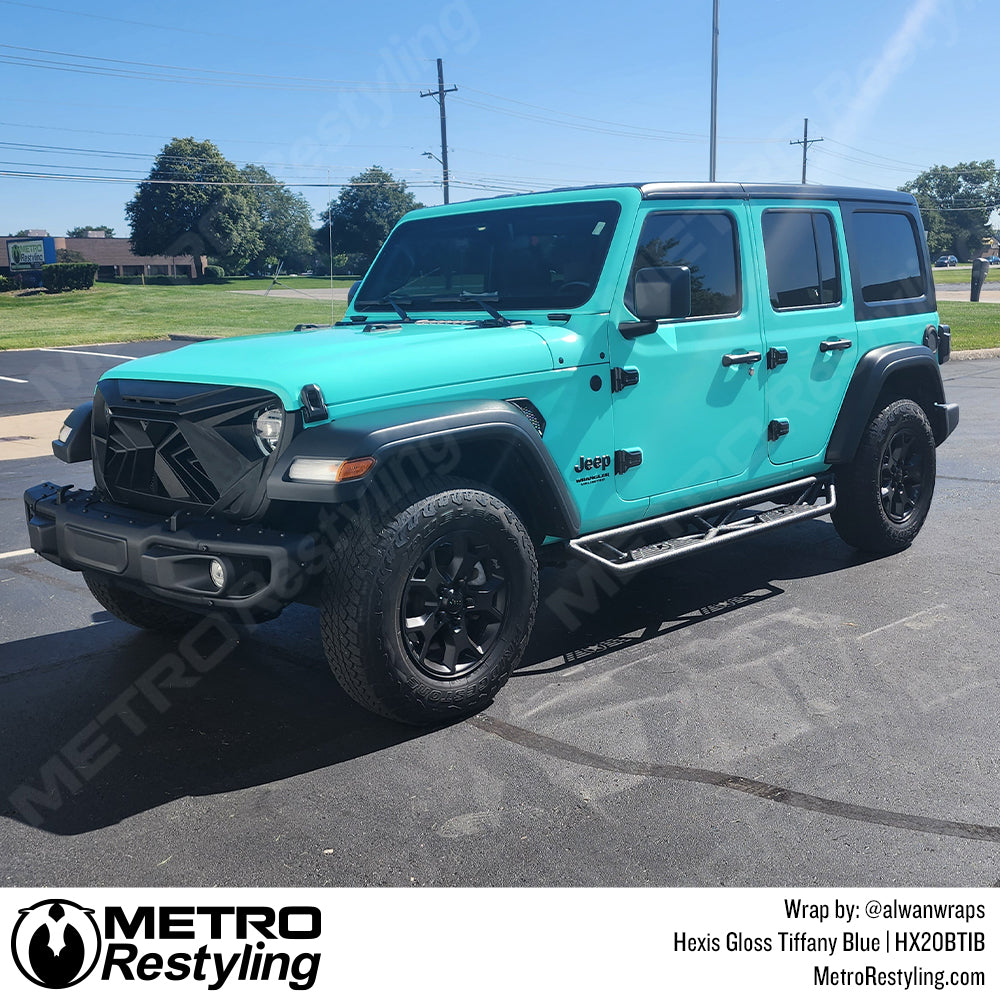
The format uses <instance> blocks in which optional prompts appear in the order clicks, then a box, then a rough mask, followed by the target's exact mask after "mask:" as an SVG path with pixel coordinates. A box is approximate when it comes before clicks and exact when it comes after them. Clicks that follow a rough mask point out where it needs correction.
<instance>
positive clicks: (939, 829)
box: [468, 715, 1000, 843]
mask: <svg viewBox="0 0 1000 1000" xmlns="http://www.w3.org/2000/svg"><path fill="white" fill-rule="evenodd" d="M468 722H469V724H470V725H473V726H475V727H476V728H477V729H480V730H482V731H483V732H484V733H489V734H490V735H492V736H496V737H498V738H499V739H502V740H506V741H507V742H508V743H515V744H517V745H518V746H522V747H525V748H527V749H529V750H535V751H537V752H538V753H542V754H545V755H546V756H548V757H555V758H557V759H558V760H564V761H567V762H569V763H571V764H582V765H583V766H585V767H592V768H595V769H597V770H599V771H610V772H612V773H614V774H629V775H635V776H638V777H644V778H666V779H668V780H670V781H687V782H692V783H694V784H699V785H713V786H715V787H716V788H728V789H729V790H730V791H734V792H741V793H743V794H744V795H753V796H755V797H757V798H760V799H767V800H768V801H770V802H780V803H782V804H783V805H787V806H791V807H792V808H795V809H805V810H808V811H809V812H815V813H824V814H826V815H827V816H839V817H840V818H841V819H851V820H856V821H858V822H860V823H872V824H875V825H878V826H890V827H896V828H897V829H900V830H916V831H917V832H918V833H932V834H937V835H939V836H942V837H962V838H963V839H965V840H981V841H986V842H988V843H1000V827H998V826H982V825H980V824H978V823H961V822H958V821H956V820H947V819H934V818H933V817H930V816H915V815H912V814H910V813H901V812H893V811H891V810H888V809H874V808H872V807H870V806H862V805H855V804H853V803H850V802H839V801H837V800H836V799H825V798H822V797H820V796H818V795H809V794H807V793H805V792H796V791H793V790H792V789H790V788H782V787H781V786H779V785H772V784H769V783H768V782H765V781H754V780H753V779H751V778H744V777H742V776H741V775H738V774H726V773H725V772H723V771H709V770H704V769H702V768H697V767H683V766H681V765H679V764H652V763H646V762H643V761H633V760H621V759H618V758H615V757H607V756H605V755H604V754H599V753H593V752H591V751H590V750H583V749H582V748H580V747H576V746H573V745H572V744H571V743H564V742H563V741H562V740H557V739H554V738H553V737H551V736H543V735H542V734H541V733H536V732H532V731H531V730H529V729H522V728H521V727H520V726H515V725H513V724H511V723H509V722H503V721H502V720H500V719H495V718H493V717H492V716H490V715H477V716H474V717H473V718H471V719H469V720H468Z"/></svg>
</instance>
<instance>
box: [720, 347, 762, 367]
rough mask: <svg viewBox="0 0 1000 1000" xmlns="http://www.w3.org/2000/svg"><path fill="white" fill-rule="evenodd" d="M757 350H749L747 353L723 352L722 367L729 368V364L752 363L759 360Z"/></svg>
mask: <svg viewBox="0 0 1000 1000" xmlns="http://www.w3.org/2000/svg"><path fill="white" fill-rule="evenodd" d="M760 357H761V356H760V353H759V352H758V351H750V352H749V353H748V354H723V355H722V367H723V368H729V367H730V366H731V365H753V364H756V363H757V362H758V361H760Z"/></svg>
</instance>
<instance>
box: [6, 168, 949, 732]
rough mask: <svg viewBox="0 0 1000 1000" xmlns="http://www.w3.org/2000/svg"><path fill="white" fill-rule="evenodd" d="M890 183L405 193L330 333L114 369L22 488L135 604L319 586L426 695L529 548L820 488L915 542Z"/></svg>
mask: <svg viewBox="0 0 1000 1000" xmlns="http://www.w3.org/2000/svg"><path fill="white" fill-rule="evenodd" d="M949 350H950V332H949V330H948V328H947V327H945V326H942V325H941V324H940V323H939V320H938V315H937V312H936V301H935V295H934V284H933V279H932V276H931V266H930V261H929V259H928V255H927V250H926V245H925V240H924V234H923V226H922V224H921V221H920V215H919V212H918V210H917V206H916V204H915V202H914V200H913V198H912V197H911V196H910V195H907V194H900V193H897V192H889V191H869V190H856V189H846V188H825V187H813V186H809V187H806V186H794V187H793V186H788V185H785V186H779V185H739V184H693V185H692V184H637V185H621V186H608V187H600V188H591V189H578V190H565V191H554V192H550V193H546V194H533V195H526V196H520V197H510V198H499V199H495V200H488V201H479V202H469V203H465V204H460V205H451V206H446V207H442V208H433V209H424V210H420V211H417V212H413V213H411V214H410V215H408V216H406V217H405V218H404V219H403V220H402V221H401V222H400V223H399V225H398V226H397V227H396V228H395V230H394V231H393V232H392V234H391V235H390V237H389V239H388V240H387V242H386V244H385V245H384V247H383V248H382V250H381V252H380V253H379V255H378V257H377V258H376V260H375V262H374V264H373V265H372V267H371V270H370V271H369V272H368V274H367V275H366V276H365V277H364V279H363V280H362V281H361V282H360V283H359V284H358V285H357V286H356V287H355V288H354V289H352V295H351V298H350V301H349V303H348V309H347V316H346V318H345V320H344V321H343V322H340V323H337V324H336V325H335V326H333V327H329V328H321V329H306V330H298V331H293V332H287V333H274V334H266V335H261V336H254V337H247V338H239V339H233V340H215V341H210V342H207V343H202V344H197V345H192V346H190V347H184V348H182V349H180V350H176V351H173V352H171V353H168V354H163V355H160V356H158V357H154V358H143V359H138V360H135V361H130V362H127V363H126V364H123V365H120V366H118V367H116V368H114V369H112V370H111V371H109V372H108V373H107V374H106V375H105V376H104V377H103V378H102V379H101V381H100V382H99V383H98V385H97V389H96V392H95V394H94V399H93V403H92V404H91V403H88V404H86V405H85V406H82V407H79V408H78V409H76V410H74V411H73V412H72V413H71V414H70V415H69V416H68V417H67V419H66V423H65V425H64V427H63V429H62V432H61V433H60V435H59V440H58V441H55V442H53V448H54V451H55V454H56V455H57V456H58V457H59V458H62V459H64V460H65V461H67V462H83V461H90V462H92V463H93V469H94V476H95V481H96V486H95V488H94V489H92V490H75V489H73V488H72V487H69V486H57V485H55V484H52V483H44V484H42V485H39V486H36V487H33V488H32V489H29V490H28V491H27V492H26V493H25V504H26V508H27V520H28V530H29V533H30V538H31V544H32V546H33V547H34V549H35V550H36V551H37V552H38V553H39V554H41V555H42V556H44V557H45V558H46V559H49V560H51V561H52V562H54V563H57V564H58V565H60V566H64V567H66V568H67V569H70V570H76V571H79V572H82V573H83V575H84V578H85V580H86V582H87V585H88V586H89V588H90V590H91V591H92V593H93V594H94V596H95V597H96V598H97V600H98V601H99V602H100V603H101V604H102V605H103V606H104V607H105V608H106V609H107V610H108V611H110V612H111V613H112V614H114V615H116V616H117V617H118V618H120V619H121V620H123V621H125V622H128V623H129V624H131V625H135V626H138V627H141V628H154V629H163V630H175V631H176V630H184V629H189V628H192V627H197V626H198V624H199V623H203V621H204V619H205V617H206V616H211V615H223V616H226V617H228V618H231V619H235V620H237V621H243V622H255V621H261V620H264V619H267V618H271V617H274V616H275V615H277V614H278V613H280V611H281V610H282V609H283V608H284V607H286V606H287V605H288V604H289V603H291V602H293V601H301V602H306V603H312V604H315V605H317V606H318V607H319V609H320V622H321V627H322V635H323V643H324V647H325V651H326V655H327V658H328V660H329V662H330V665H331V667H332V669H333V672H334V674H335V675H336V677H337V679H338V680H339V682H340V683H341V685H342V686H343V687H344V689H345V690H346V691H347V692H348V693H349V694H350V695H351V696H352V697H353V698H354V699H355V700H356V701H358V702H359V703H360V704H361V705H363V706H365V707H366V708H368V709H370V710H372V711H374V712H377V713H380V714H383V715H386V716H388V717H391V718H395V719H400V720H404V721H408V722H417V723H421V722H428V721H430V722H433V721H438V720H442V719H446V718H449V717H457V716H458V715H460V714H461V713H468V712H473V711H476V710H478V709H480V708H482V707H483V706H484V705H486V704H487V703H488V702H489V700H490V699H491V698H492V697H493V696H494V695H495V694H496V692H497V691H498V690H499V688H500V687H501V686H502V685H503V684H504V683H505V682H506V681H507V679H508V677H509V676H510V673H511V671H512V670H513V669H514V668H515V667H516V666H517V665H518V662H519V660H520V659H521V657H522V656H523V654H524V650H525V647H526V644H527V642H528V639H529V636H530V633H531V629H532V625H533V622H534V617H535V609H536V604H537V601H538V573H539V570H538V566H539V562H540V561H545V560H549V559H552V560H565V559H567V558H568V557H571V558H574V559H577V560H580V561H581V564H582V565H585V564H588V563H589V564H590V566H591V567H592V568H593V567H598V568H599V569H600V571H601V572H603V573H607V574H612V575H619V576H626V575H627V574H631V573H633V572H636V571H638V570H641V569H642V568H643V567H646V566H651V565H655V564H659V563H663V562H666V561H669V560H672V559H677V558H679V557H681V556H691V555H695V554H696V553H697V552H698V551H700V550H702V549H705V548H707V547H714V546H717V545H721V544H724V543H727V542H738V540H739V539H741V538H744V537H745V536H747V535H750V534H753V533H756V532H761V531H765V530H768V529H774V528H778V527H780V526H781V525H786V524H792V523H794V522H796V521H799V520H803V519H806V518H814V517H819V516H822V515H824V514H830V515H831V517H832V520H833V524H834V527H835V528H836V530H837V531H838V532H839V534H840V535H841V537H842V538H843V539H844V541H845V542H847V543H848V544H849V545H852V546H856V547H857V548H860V549H864V550H867V551H871V552H883V553H887V552H894V551H897V550H900V549H903V548H905V547H906V546H908V545H909V544H910V543H911V542H912V541H913V539H914V538H915V536H916V535H917V532H918V531H919V530H920V527H921V525H922V524H923V522H924V519H925V518H926V516H927V512H928V508H929V506H930V503H931V495H932V493H933V491H934V479H935V448H936V446H937V445H940V444H941V443H942V442H943V441H944V440H945V438H947V437H948V435H949V434H950V433H951V432H952V430H954V428H955V426H956V425H957V423H958V407H957V406H956V405H954V404H949V403H947V402H946V401H945V396H944V389H943V386H942V380H941V373H940V367H939V366H940V364H941V363H942V362H944V361H946V360H947V358H948V354H949Z"/></svg>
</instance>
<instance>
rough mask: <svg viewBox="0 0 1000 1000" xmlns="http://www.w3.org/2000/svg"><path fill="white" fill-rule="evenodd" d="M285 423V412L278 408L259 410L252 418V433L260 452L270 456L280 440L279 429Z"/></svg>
mask: <svg viewBox="0 0 1000 1000" xmlns="http://www.w3.org/2000/svg"><path fill="white" fill-rule="evenodd" d="M284 422H285V411H284V410H282V409H281V407H279V406H272V407H270V408H268V409H266V410H261V411H260V413H258V414H257V415H256V416H255V417H254V418H253V433H254V437H256V439H257V444H258V445H259V446H260V450H261V451H262V452H263V453H264V454H265V455H270V454H271V452H272V451H274V449H275V448H277V447H278V441H280V440H281V428H282V426H283V425H284Z"/></svg>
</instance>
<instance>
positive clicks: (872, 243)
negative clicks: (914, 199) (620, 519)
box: [842, 205, 936, 319]
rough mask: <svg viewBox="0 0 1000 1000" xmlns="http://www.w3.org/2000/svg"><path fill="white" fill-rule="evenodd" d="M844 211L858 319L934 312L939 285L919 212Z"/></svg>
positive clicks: (856, 207) (852, 208) (893, 209)
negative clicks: (934, 279)
mask: <svg viewBox="0 0 1000 1000" xmlns="http://www.w3.org/2000/svg"><path fill="white" fill-rule="evenodd" d="M842 207H843V208H844V222H845V230H846V236H847V249H848V253H849V255H850V258H851V279H852V282H853V285H854V302H855V313H856V314H857V318H858V319H877V318H880V317H883V316H902V315H909V314H918V313H923V312H932V311H933V310H934V309H935V308H936V303H935V299H934V286H933V284H932V283H931V282H930V279H929V278H928V274H929V268H930V262H929V260H928V258H927V250H926V247H925V245H924V236H923V227H922V225H921V223H920V216H919V214H918V213H917V211H916V209H914V210H913V211H908V210H907V209H906V208H905V206H899V207H897V206H891V207H890V206H886V207H885V208H876V207H869V206H867V205H854V206H850V207H848V206H842Z"/></svg>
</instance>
